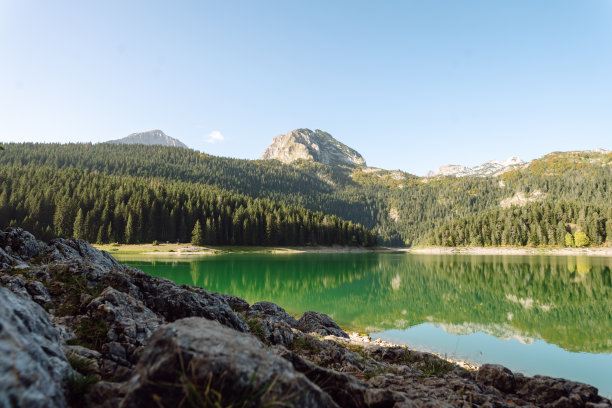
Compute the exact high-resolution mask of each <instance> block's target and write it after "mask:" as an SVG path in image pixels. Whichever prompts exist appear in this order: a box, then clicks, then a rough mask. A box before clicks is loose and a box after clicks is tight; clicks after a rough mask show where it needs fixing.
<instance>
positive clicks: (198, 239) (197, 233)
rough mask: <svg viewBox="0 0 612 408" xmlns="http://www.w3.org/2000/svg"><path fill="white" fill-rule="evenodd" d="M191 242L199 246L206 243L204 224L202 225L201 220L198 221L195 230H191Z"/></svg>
mask: <svg viewBox="0 0 612 408" xmlns="http://www.w3.org/2000/svg"><path fill="white" fill-rule="evenodd" d="M191 243H192V244H193V245H197V246H202V245H204V237H203V234H202V225H200V220H197V221H196V223H195V225H194V227H193V231H191Z"/></svg>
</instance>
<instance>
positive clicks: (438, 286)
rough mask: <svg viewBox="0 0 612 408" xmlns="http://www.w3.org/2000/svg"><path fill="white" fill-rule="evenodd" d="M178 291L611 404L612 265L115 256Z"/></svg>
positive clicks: (378, 257)
mask: <svg viewBox="0 0 612 408" xmlns="http://www.w3.org/2000/svg"><path fill="white" fill-rule="evenodd" d="M117 259H118V260H119V261H121V262H123V263H125V264H128V265H130V266H134V267H136V268H139V269H142V270H143V271H145V272H147V273H149V274H151V275H153V276H160V277H165V278H168V279H171V280H172V281H174V282H176V283H179V284H188V285H195V286H200V287H203V288H206V289H207V290H211V291H215V292H221V293H231V294H233V295H236V296H239V297H242V298H244V299H246V300H247V301H248V302H250V303H253V302H257V301H261V300H267V301H271V302H274V303H277V304H279V305H281V306H282V307H284V308H285V309H286V310H287V311H288V312H289V313H290V314H292V315H294V316H296V317H298V318H299V317H300V315H301V314H302V313H303V312H304V311H306V310H315V311H318V312H322V313H326V314H328V315H330V316H331V317H332V318H333V319H334V320H335V321H336V322H338V324H340V325H341V326H342V327H343V328H345V329H346V330H352V331H357V332H362V333H369V334H371V335H372V337H373V338H381V339H383V340H386V341H391V342H393V343H398V344H406V345H408V346H410V347H413V348H416V349H420V350H425V351H433V352H437V353H440V354H442V355H447V356H449V357H453V358H456V359H464V360H467V361H472V362H475V363H485V362H487V363H499V364H503V365H505V366H507V367H509V368H510V369H512V370H514V371H519V372H523V373H525V374H528V375H534V374H542V375H549V376H553V377H564V378H568V379H572V380H576V381H582V382H586V383H589V384H592V385H594V386H596V387H598V388H599V390H600V393H601V394H602V395H606V396H612V278H611V269H612V259H610V258H595V257H569V256H473V255H472V256H470V255H467V256H466V255H415V254H404V253H401V254H394V253H363V254H282V255H279V254H235V255H215V256H205V257H198V258H180V259H179V258H171V257H168V258H159V257H146V256H128V255H124V256H120V255H118V256H117Z"/></svg>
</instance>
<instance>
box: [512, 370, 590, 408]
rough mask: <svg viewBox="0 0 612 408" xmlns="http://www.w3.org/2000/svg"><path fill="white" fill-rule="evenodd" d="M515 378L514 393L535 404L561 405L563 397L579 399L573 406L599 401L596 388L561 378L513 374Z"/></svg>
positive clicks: (573, 399)
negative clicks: (578, 402) (578, 403)
mask: <svg viewBox="0 0 612 408" xmlns="http://www.w3.org/2000/svg"><path fill="white" fill-rule="evenodd" d="M515 380H516V383H517V384H516V391H515V392H516V394H517V395H519V396H520V397H522V398H523V399H525V400H527V401H531V402H534V403H535V404H537V405H545V404H552V403H557V404H558V406H562V405H563V404H565V400H564V399H563V398H567V399H568V400H570V401H581V404H580V405H575V406H582V405H583V404H585V403H587V402H593V403H597V402H600V401H601V397H600V396H599V395H598V391H597V388H595V387H593V386H590V385H587V384H583V383H578V382H574V381H569V380H565V379H563V378H551V377H546V376H540V375H536V376H534V377H522V376H520V377H516V376H515Z"/></svg>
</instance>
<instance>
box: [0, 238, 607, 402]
mask: <svg viewBox="0 0 612 408" xmlns="http://www.w3.org/2000/svg"><path fill="white" fill-rule="evenodd" d="M0 250H1V251H0V258H1V259H0V261H1V262H0V267H1V268H0V295H1V296H0V327H2V330H6V331H7V332H8V333H11V337H10V341H6V340H2V339H0V342H3V347H4V348H3V349H4V350H6V352H7V353H8V354H7V355H8V356H14V358H5V359H0V369H3V370H4V372H13V373H16V374H18V375H12V376H10V378H7V382H4V383H2V384H0V394H2V393H4V392H6V393H7V394H6V395H9V394H10V395H11V396H12V398H14V399H15V400H23V401H30V400H33V401H39V402H41V401H42V404H43V405H41V403H39V404H33V405H30V406H33V407H39V406H40V407H42V406H45V405H44V403H48V402H49V401H52V402H53V405H47V406H53V407H59V408H65V407H68V406H92V407H104V408H106V407H109V408H110V407H114V406H121V407H140V406H155V405H156V403H157V402H159V401H163V402H164V405H165V406H180V405H181V403H182V401H185V398H187V397H188V396H189V395H192V394H189V395H187V394H186V393H187V391H186V390H192V391H193V390H195V392H196V393H199V392H202V393H208V391H207V390H209V389H211V387H212V389H213V391H214V392H213V393H210V396H212V397H213V398H217V397H216V396H219V397H223V402H224V403H230V402H233V400H232V398H236V396H240V395H254V397H253V398H255V400H253V401H252V402H251V404H250V405H253V406H258V405H264V404H268V405H270V404H271V403H274V402H276V401H279V400H280V401H285V400H288V401H292V403H291V405H294V406H300V407H306V408H309V407H312V408H315V407H330V408H337V407H344V406H347V407H349V406H355V407H360V408H361V407H363V408H365V407H371V406H381V407H382V406H389V407H395V408H408V407H419V406H431V407H434V406H465V405H466V404H468V405H473V404H476V405H477V406H506V405H507V404H509V403H512V404H513V405H514V406H530V407H531V406H534V405H535V406H544V407H548V406H550V407H553V406H554V407H558V406H584V407H593V408H594V407H612V402H611V401H610V400H608V399H606V398H604V397H602V396H601V395H599V393H598V390H597V389H596V388H595V387H592V386H590V385H587V384H583V383H578V382H574V381H570V380H566V379H562V378H551V377H545V376H535V377H528V376H524V375H522V374H520V373H513V372H512V371H510V370H509V369H507V368H505V367H503V366H500V365H495V364H483V365H482V366H480V367H478V368H477V369H476V367H469V366H468V367H461V366H459V365H457V364H451V363H449V362H448V361H446V360H444V359H441V358H439V357H438V356H437V355H434V354H432V353H429V352H420V351H417V350H413V349H410V348H408V347H406V346H397V345H394V344H391V343H385V342H382V341H376V340H375V341H371V339H370V338H369V336H365V337H364V336H361V337H360V336H358V335H357V336H352V338H353V340H352V339H351V336H349V335H348V334H347V333H346V332H345V331H343V330H342V329H341V328H340V327H339V326H338V325H337V324H336V323H335V322H334V321H333V320H332V319H331V318H330V317H329V316H327V315H324V314H321V313H317V312H314V311H306V312H304V313H303V315H302V316H301V317H300V319H299V320H297V319H295V318H294V317H292V316H290V315H289V314H288V313H287V312H286V311H285V310H284V309H283V308H282V307H280V306H278V305H276V304H274V303H271V302H265V301H261V302H256V303H253V304H249V303H248V302H246V301H245V300H243V299H241V298H238V297H236V296H233V295H230V294H222V293H215V292H210V291H207V290H205V289H203V288H200V287H195V286H189V285H177V284H175V283H173V282H172V281H170V280H168V279H163V278H158V277H154V276H151V275H148V274H146V273H144V272H143V271H141V270H138V269H135V268H131V267H129V266H126V265H122V264H120V263H118V262H117V261H116V260H115V259H114V258H113V257H112V256H110V255H109V254H108V253H107V252H103V251H98V250H96V249H95V248H93V247H92V246H91V245H90V244H88V243H87V242H85V241H83V240H78V239H61V238H60V239H55V240H52V241H49V242H48V243H45V242H42V241H37V240H36V238H35V237H34V236H33V235H32V234H30V233H28V232H26V231H24V230H22V229H20V228H7V229H5V230H4V231H0ZM26 349H27V350H30V351H31V353H30V352H28V353H23V352H22V350H26ZM32 367H34V369H32ZM32 370H33V371H32ZM177 373H178V374H181V373H182V375H176V374H177ZM34 377H35V378H37V379H40V380H39V381H32V378H34ZM217 379H221V380H223V381H216V380H217ZM254 381H255V382H254ZM253 384H256V388H253ZM272 385H273V386H274V388H272ZM260 388H261V389H263V390H264V392H255V391H258V389H260ZM192 391H189V392H192ZM202 395H206V396H209V395H208V394H201V395H200V396H202ZM219 401H221V399H219ZM578 403H580V404H578ZM504 404H505V405H504ZM576 404H578V405H576ZM157 405H159V404H157ZM250 405H249V406H250ZM291 405H290V406H291Z"/></svg>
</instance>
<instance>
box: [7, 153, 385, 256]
mask: <svg viewBox="0 0 612 408" xmlns="http://www.w3.org/2000/svg"><path fill="white" fill-rule="evenodd" d="M0 181H1V183H0V223H1V224H2V225H18V226H21V227H23V228H26V229H28V230H30V231H32V232H33V233H35V234H36V235H37V236H39V237H41V238H42V239H49V238H52V237H55V236H60V237H76V238H82V239H85V240H88V241H91V242H99V243H103V242H122V243H138V242H152V241H154V240H159V241H171V242H175V241H179V242H189V241H190V240H192V238H193V235H194V234H196V240H199V241H200V242H202V243H204V244H210V245H227V244H232V245H316V244H321V245H331V244H341V245H362V246H371V245H375V244H376V237H375V236H374V235H373V234H372V233H371V232H370V231H368V230H367V229H365V228H364V227H362V226H360V225H357V224H355V223H353V222H351V221H343V220H340V219H339V218H338V217H335V216H329V215H323V214H322V213H319V212H316V213H315V212H312V211H309V210H305V209H304V208H302V207H297V206H291V205H284V204H280V203H276V202H273V201H271V200H268V199H252V198H250V197H247V196H245V195H239V194H235V193H228V192H227V191H224V190H221V189H219V188H216V187H211V186H202V185H199V184H195V183H186V182H170V181H167V180H164V179H160V178H152V177H132V176H113V175H105V174H102V173H100V172H98V171H90V170H86V169H77V168H63V169H56V168H53V167H49V166H43V167H40V166H38V165H28V166H19V165H6V164H4V165H2V166H0ZM196 223H199V227H198V228H196Z"/></svg>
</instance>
